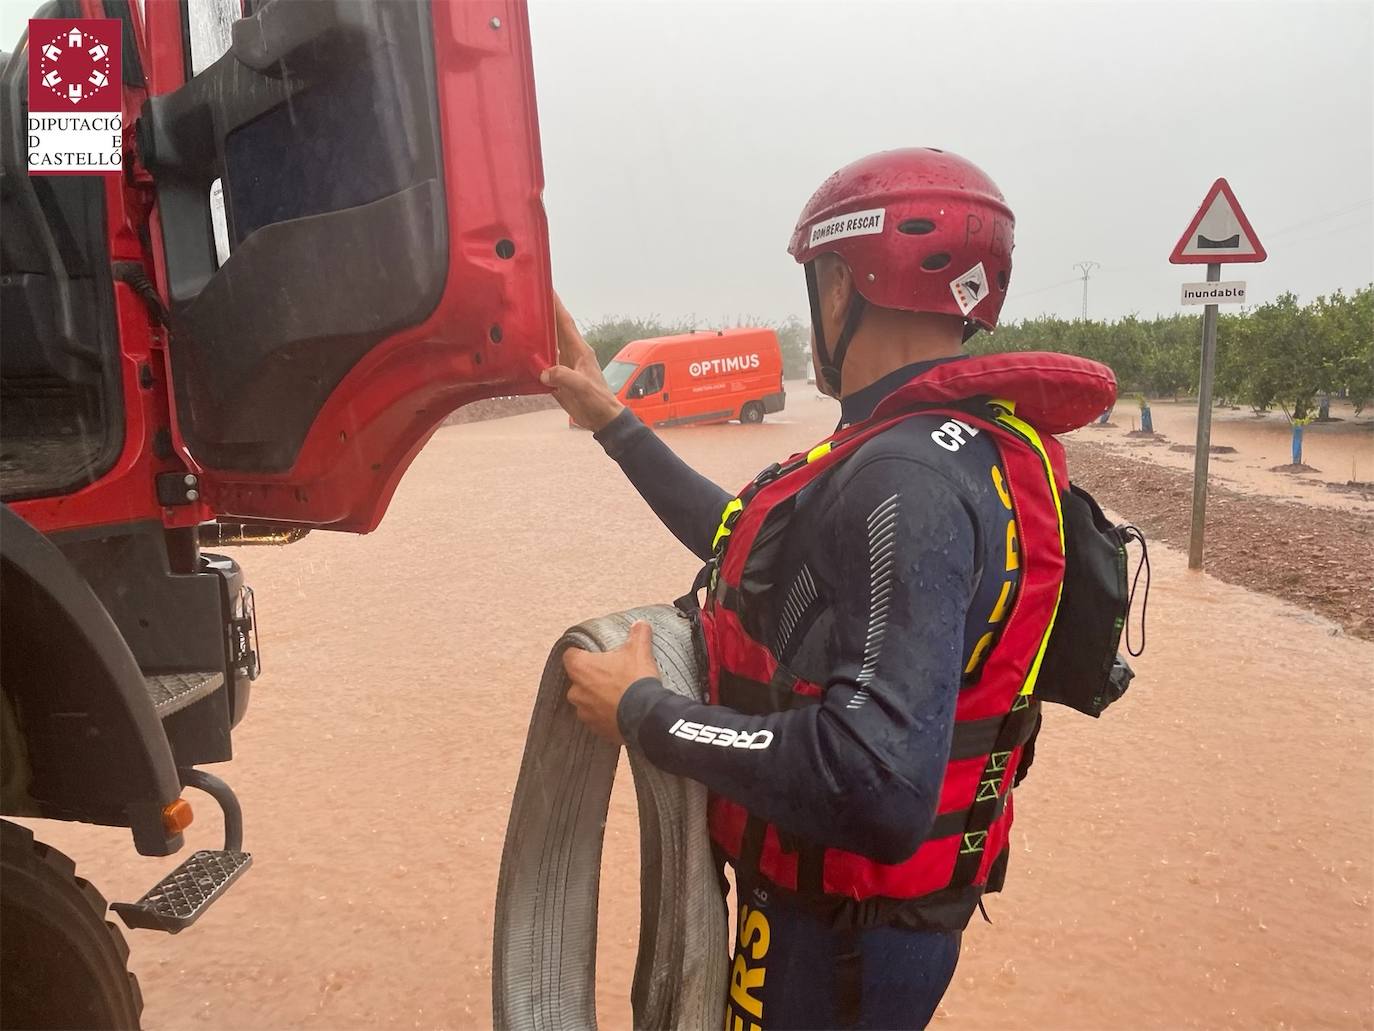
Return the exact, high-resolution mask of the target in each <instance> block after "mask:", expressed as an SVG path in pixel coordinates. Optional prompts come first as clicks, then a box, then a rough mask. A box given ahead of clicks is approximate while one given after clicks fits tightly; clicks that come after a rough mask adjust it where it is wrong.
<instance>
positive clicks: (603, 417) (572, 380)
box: [539, 294, 625, 432]
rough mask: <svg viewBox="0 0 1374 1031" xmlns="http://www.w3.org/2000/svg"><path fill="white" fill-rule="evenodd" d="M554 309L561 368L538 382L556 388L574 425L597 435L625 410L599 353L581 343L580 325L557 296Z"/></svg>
mask: <svg viewBox="0 0 1374 1031" xmlns="http://www.w3.org/2000/svg"><path fill="white" fill-rule="evenodd" d="M553 307H554V328H555V330H556V334H557V337H558V364H557V365H555V366H553V367H552V368H548V369H545V370H544V371H543V372H542V373H540V376H539V380H540V382H542V383H543V384H544V386H546V387H552V388H553V396H554V400H556V401H557V402H558V403H559V404H560V405H562V406H563V410H564V411H565V412H567V413H568V414H569V415H570V416H572V420H573V422H575V423H577V425H579V426H582V427H583V428H585V429H589V430H591V431H593V432H596V431H597V430H599V429H601V428H602V427H604V426H605V425H606V424H607V423H609V422H610V421H611V420H612V419H614V418H615V417H616V416H617V415H619V414H620V413H621V411H622V410H623V409H624V407H625V406H624V405H622V404H621V403H620V402H619V401H617V400H616V398H615V395H614V394H613V393H611V388H610V387H609V386H607V385H606V377H605V376H603V375H602V374H601V366H600V364H598V362H597V360H596V352H595V351H593V350H592V349H591V348H590V347H589V346H587V341H585V340H583V339H582V334H581V333H580V332H579V331H578V329H577V323H575V322H574V321H573V317H572V316H571V315H569V314H568V309H567V308H565V307H563V302H562V301H561V300H560V299H559V297H558V295H557V294H554V296H553Z"/></svg>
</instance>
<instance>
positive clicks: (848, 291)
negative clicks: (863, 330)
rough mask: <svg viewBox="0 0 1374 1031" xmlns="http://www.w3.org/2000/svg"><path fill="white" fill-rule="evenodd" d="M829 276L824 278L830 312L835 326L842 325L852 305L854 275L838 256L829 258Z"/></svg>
mask: <svg viewBox="0 0 1374 1031" xmlns="http://www.w3.org/2000/svg"><path fill="white" fill-rule="evenodd" d="M829 258H830V260H829V265H830V269H829V274H828V275H827V276H826V287H825V289H826V292H827V293H828V294H829V297H828V300H829V302H830V303H829V305H828V307H829V308H830V311H831V313H832V315H833V317H834V319H835V323H836V324H837V325H844V320H845V316H847V315H848V314H849V306H850V305H851V304H853V303H854V274H853V273H852V272H850V271H849V265H848V263H847V262H846V261H845V260H844V259H843V258H841V257H839V256H838V255H830V256H829Z"/></svg>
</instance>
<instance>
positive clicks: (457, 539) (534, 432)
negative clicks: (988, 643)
mask: <svg viewBox="0 0 1374 1031" xmlns="http://www.w3.org/2000/svg"><path fill="white" fill-rule="evenodd" d="M834 413H835V409H834V406H833V404H832V403H831V402H828V401H824V400H820V399H818V398H817V397H816V395H814V393H813V392H811V391H810V390H807V389H805V388H802V387H801V386H800V385H798V386H797V387H796V388H794V389H793V390H792V392H791V393H790V394H789V407H788V410H787V412H786V413H784V418H783V419H780V420H776V421H770V422H767V423H765V424H764V425H763V426H761V427H741V426H735V425H731V426H721V427H712V428H704V429H697V430H679V431H674V432H672V433H670V434H668V439H669V440H670V442H671V443H672V445H673V446H674V447H675V448H677V449H678V450H679V451H680V452H681V453H682V454H683V456H684V457H686V458H687V459H688V460H689V461H690V462H692V463H693V464H694V465H696V466H697V467H698V468H700V469H702V470H703V471H704V472H706V473H708V474H709V475H711V476H713V477H714V478H715V479H717V481H718V482H721V483H723V484H728V485H732V486H738V485H739V484H740V483H742V482H743V481H745V480H746V479H747V478H748V477H749V476H751V475H752V474H753V473H754V472H755V471H757V470H758V469H759V468H761V467H763V466H764V465H766V464H767V463H768V462H770V461H772V460H774V459H776V458H779V457H782V456H784V455H786V454H787V453H790V452H791V451H794V450H796V449H798V448H800V447H803V446H805V445H807V444H809V443H812V442H814V441H815V440H817V439H819V438H821V437H823V436H824V435H825V434H826V432H828V430H829V429H830V427H831V426H832V425H833V420H834ZM237 557H238V558H239V559H240V561H242V562H243V564H244V565H245V566H246V568H247V571H248V574H249V576H250V578H251V582H252V583H253V584H254V586H255V587H256V589H257V594H258V611H259V618H260V620H261V623H262V645H263V649H264V652H265V659H266V672H265V673H264V676H263V678H262V679H261V680H260V681H259V684H258V686H257V688H256V690H255V693H254V699H253V704H252V705H251V706H250V709H249V713H248V717H247V719H246V721H245V722H244V724H243V725H242V726H241V727H240V728H239V730H238V731H237V732H236V736H235V742H236V747H237V752H238V754H237V757H236V758H235V760H234V761H233V762H232V763H230V764H227V765H225V766H223V767H219V768H217V772H219V773H221V775H222V776H225V777H226V778H227V779H229V780H230V782H231V783H232V784H233V785H234V786H235V788H236V789H237V790H238V792H239V794H240V797H241V798H242V800H243V804H244V809H245V814H246V844H247V847H248V848H250V849H251V850H252V851H253V853H254V855H255V865H254V867H253V869H252V870H250V871H249V873H248V874H247V875H246V876H245V877H244V878H243V880H242V881H240V882H239V883H238V884H237V885H236V886H235V887H234V888H233V889H231V890H230V892H229V893H228V894H227V895H226V896H225V897H224V899H223V900H221V901H220V902H219V903H217V904H216V905H215V906H214V907H213V908H212V909H211V910H210V912H209V913H208V914H207V915H206V916H205V918H204V919H203V920H202V921H201V922H200V923H199V924H197V925H196V926H195V927H193V928H192V929H191V930H189V931H187V932H185V933H183V934H182V935H180V936H178V937H176V938H167V937H162V936H159V935H156V934H152V933H149V932H131V933H130V935H129V937H130V940H131V942H132V945H133V961H132V962H133V967H134V969H135V970H136V971H137V973H138V975H139V977H140V979H141V981H142V984H143V990H144V993H145V996H146V999H147V1009H146V1013H145V1018H146V1019H145V1023H146V1026H147V1027H148V1028H150V1029H158V1031H160V1029H179V1028H215V1029H220V1028H223V1029H257V1028H262V1029H267V1028H350V1029H351V1028H358V1029H361V1028H402V1027H404V1028H411V1027H418V1028H483V1027H486V1026H488V1025H489V1023H490V1001H489V993H490V972H491V966H490V951H491V947H490V934H491V924H492V912H493V902H494V898H493V896H494V892H495V885H496V875H497V868H498V864H499V861H500V853H501V843H502V835H503V832H504V828H505V822H506V815H507V811H508V807H509V803H510V798H511V791H512V788H513V785H514V782H515V776H516V771H517V769H518V765H519V761H520V755H521V750H522V747H523V741H524V734H525V726H526V721H527V719H528V715H529V710H530V704H531V699H532V697H533V692H534V688H535V684H536V681H537V678H538V676H539V673H540V669H541V667H542V664H543V661H544V658H545V655H546V653H547V650H548V647H549V645H550V644H551V643H552V642H553V640H554V639H555V638H556V637H557V635H558V634H559V633H560V632H561V631H562V630H563V629H564V628H565V627H567V626H568V625H569V624H571V623H574V622H576V621H578V620H580V619H582V618H584V617H587V616H590V615H596V614H600V613H604V612H608V611H612V610H617V609H622V608H625V607H627V606H630V605H633V604H636V603H640V602H654V601H664V600H667V599H670V598H671V597H673V596H674V595H675V594H677V593H680V592H681V590H682V589H683V587H684V586H685V585H686V584H687V583H688V582H689V580H690V578H691V576H692V574H693V572H694V560H693V559H692V558H691V556H690V555H688V554H687V553H686V552H685V551H684V550H683V549H682V548H681V547H680V546H678V545H677V543H676V542H675V541H674V540H673V539H672V538H671V537H670V536H669V535H668V534H667V532H666V531H664V530H663V529H662V528H661V527H660V526H659V525H658V524H657V523H656V522H655V520H654V518H653V516H652V515H651V514H650V513H649V511H648V510H647V508H645V506H644V505H643V504H642V503H641V502H640V501H639V499H638V497H637V496H636V495H635V494H634V493H633V491H632V490H631V488H630V487H629V486H628V485H627V484H626V483H625V482H624V480H623V479H622V478H621V477H620V475H619V473H618V471H617V470H616V469H615V467H614V466H613V465H612V464H611V463H610V462H609V461H608V460H606V459H605V458H604V456H603V455H602V454H601V452H600V449H599V448H598V447H597V446H596V445H595V444H594V443H593V441H592V440H591V438H590V436H589V435H588V434H585V433H582V432H580V431H571V430H569V429H568V428H567V423H566V420H565V419H564V418H563V417H562V416H561V415H560V414H559V413H557V412H537V413H534V414H530V415H522V416H518V417H514V418H510V419H503V420H498V421H494V422H486V423H480V424H473V425H467V426H458V427H452V428H446V429H444V430H441V431H440V432H439V433H438V434H437V435H436V436H435V438H434V440H433V441H432V443H431V444H430V445H429V446H428V447H427V448H426V449H425V451H424V452H423V454H422V455H421V456H420V458H419V459H418V460H417V461H416V463H415V466H414V467H413V468H412V469H411V470H410V472H409V473H408V474H407V475H406V477H405V480H404V481H403V483H402V484H401V487H400V490H399V492H398V494H397V497H396V500H395V503H394V505H393V506H392V510H391V512H390V514H389V515H388V516H387V518H386V520H385V521H384V522H383V524H382V526H381V528H380V529H379V530H378V531H377V532H376V533H375V534H373V535H372V536H370V537H366V538H352V537H344V536H335V535H329V534H314V535H312V536H311V537H309V538H307V539H306V540H305V541H303V542H301V543H299V544H296V545H292V546H291V547H289V548H285V549H280V550H266V549H240V550H239V551H238V552H237ZM1155 569H1156V572H1155V584H1154V592H1153V594H1152V596H1151V606H1150V612H1151V627H1150V644H1149V651H1148V652H1147V654H1146V655H1145V657H1144V658H1143V659H1141V660H1139V662H1138V670H1139V679H1138V680H1137V682H1136V685H1135V686H1133V687H1132V689H1131V693H1130V695H1129V696H1128V698H1127V699H1126V700H1125V701H1124V702H1123V703H1122V704H1121V705H1119V706H1118V707H1116V708H1114V709H1113V710H1112V711H1110V712H1109V713H1108V714H1107V715H1106V716H1105V717H1104V718H1103V719H1102V720H1101V721H1098V722H1094V721H1091V720H1089V719H1087V718H1086V717H1080V716H1078V715H1077V714H1075V713H1071V712H1068V711H1067V710H1065V711H1056V712H1053V713H1050V714H1048V715H1047V727H1046V731H1045V734H1044V737H1043V738H1042V742H1043V743H1042V745H1041V747H1040V750H1039V755H1038V758H1037V762H1036V767H1035V770H1034V772H1033V774H1032V776H1031V777H1030V779H1029V780H1028V781H1027V783H1026V784H1025V786H1024V787H1023V788H1022V790H1021V791H1019V792H1018V796H1017V801H1018V805H1017V815H1018V821H1017V825H1016V830H1015V833H1014V845H1013V857H1012V866H1011V871H1010V874H1009V878H1008V885H1007V891H1006V892H1004V893H1003V894H1002V895H1000V896H997V897H995V898H994V899H993V900H992V901H991V902H990V904H989V912H990V914H991V916H992V919H993V921H994V923H992V924H991V925H988V924H984V923H982V922H981V920H977V921H975V923H974V924H973V925H971V927H970V931H969V933H968V934H967V935H966V937H965V950H964V956H963V959H962V960H961V962H960V966H959V969H958V972H957V973H956V975H955V980H954V984H953V986H952V988H951V990H950V993H949V995H948V996H947V998H946V1000H945V1002H944V1004H943V1006H942V1007H941V1010H940V1016H939V1021H940V1023H941V1024H943V1025H944V1026H950V1027H969V1028H993V1027H1007V1026H1016V1027H1046V1028H1083V1029H1095V1028H1107V1027H1127V1028H1160V1029H1164V1028H1209V1029H1210V1028H1232V1027H1234V1028H1242V1027H1245V1028H1248V1027H1256V1026H1264V1027H1274V1028H1278V1027H1292V1028H1311V1027H1339V1028H1358V1027H1366V1028H1367V1027H1374V1017H1371V1002H1372V993H1371V971H1372V969H1374V926H1372V923H1371V896H1372V895H1374V870H1372V869H1371V857H1374V724H1371V720H1370V716H1369V703H1370V700H1371V692H1374V645H1370V644H1369V643H1365V642H1361V641H1357V640H1352V639H1350V638H1347V637H1343V636H1332V635H1331V630H1332V627H1331V625H1330V624H1328V623H1326V622H1324V621H1322V620H1320V619H1318V618H1316V617H1314V616H1312V615H1311V614H1310V613H1306V612H1304V611H1303V610H1301V609H1299V608H1296V607H1294V606H1291V605H1288V604H1285V603H1282V602H1279V601H1277V600H1274V599H1272V598H1269V597H1266V596H1263V595H1258V594H1254V593H1250V592H1247V591H1244V590H1242V589H1240V588H1237V587H1233V586H1229V585H1226V584H1223V583H1219V582H1217V581H1215V580H1212V579H1209V578H1206V577H1200V576H1194V575H1190V574H1189V573H1187V571H1186V570H1185V568H1184V563H1183V562H1182V561H1181V559H1180V558H1179V556H1178V555H1177V554H1176V553H1172V552H1168V551H1167V550H1166V549H1164V548H1157V549H1156V552H1155ZM624 781H628V777H626V778H624ZM624 781H622V783H621V784H620V785H619V786H618V788H617V790H616V793H615V795H614V798H613V801H612V811H611V816H610V821H609V823H608V827H607V853H608V854H607V862H606V866H605V872H604V874H603V890H602V896H603V919H602V929H601V943H600V959H599V989H600V998H601V1013H602V1017H603V1020H602V1023H603V1026H606V1027H626V1026H628V1024H629V1007H628V1002H627V995H628V984H629V978H630V974H631V971H632V970H633V966H634V956H635V935H636V919H637V895H638V891H637V868H636V864H637V854H636V847H637V845H636V830H635V823H634V799H633V794H632V791H631V790H630V789H629V786H628V784H627V783H625V782H624ZM190 794H191V795H192V796H194V793H190ZM197 813H198V817H199V819H198V822H197V824H196V825H195V826H194V827H193V828H192V830H191V831H190V832H189V845H190V846H191V847H216V843H217V838H218V833H219V824H218V821H217V819H215V817H214V813H213V808H212V807H211V806H210V805H209V804H203V805H198V806H197ZM40 833H41V834H42V835H43V836H44V837H45V838H47V839H48V840H50V841H51V842H53V843H54V844H55V845H57V846H58V847H60V848H63V849H64V850H66V851H68V852H70V853H71V854H72V855H74V856H75V857H76V858H77V860H78V863H79V870H80V871H81V872H82V873H83V874H85V876H87V877H89V878H91V879H92V880H93V881H94V882H95V883H96V884H97V885H98V886H100V887H101V889H102V890H103V891H104V892H105V894H106V895H107V896H109V897H111V898H133V897H136V896H137V895H139V894H140V893H141V892H142V891H143V890H145V889H146V888H147V887H148V885H150V884H151V883H152V882H153V881H154V880H155V879H156V878H157V877H158V876H159V875H160V874H161V873H162V872H163V871H164V870H165V869H166V867H167V866H168V863H167V861H166V860H157V859H144V858H140V857H138V856H136V855H134V853H133V851H132V848H131V846H130V843H129V840H128V835H127V833H126V832H121V831H118V830H110V829H102V828H89V827H78V826H68V825H57V824H42V825H41V830H40Z"/></svg>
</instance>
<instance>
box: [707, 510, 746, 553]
mask: <svg viewBox="0 0 1374 1031" xmlns="http://www.w3.org/2000/svg"><path fill="white" fill-rule="evenodd" d="M743 510H744V502H743V501H741V500H740V499H739V498H735V499H734V500H733V501H731V502H730V503H729V504H727V505H726V506H725V510H724V511H723V512H721V514H720V526H719V527H717V528H716V535H715V537H714V538H712V540H711V550H712V551H715V550H716V548H718V547H720V542H721V541H723V540H725V538H726V537H729V536H730V527H729V525H728V523H729V522H730V517H731V516H732V515H734V514H735V513H736V512H742V511H743Z"/></svg>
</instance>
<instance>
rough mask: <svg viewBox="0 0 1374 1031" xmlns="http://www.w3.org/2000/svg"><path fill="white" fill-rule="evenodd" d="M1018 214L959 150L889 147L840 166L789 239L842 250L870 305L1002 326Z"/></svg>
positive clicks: (804, 251)
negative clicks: (998, 320)
mask: <svg viewBox="0 0 1374 1031" xmlns="http://www.w3.org/2000/svg"><path fill="white" fill-rule="evenodd" d="M1015 224H1016V220H1015V218H1014V216H1013V215H1012V213H1011V208H1009V207H1008V206H1007V202H1006V200H1005V199H1004V198H1003V197H1002V191H1001V190H999V189H998V188H997V184H996V183H994V182H993V181H992V180H991V179H989V178H988V176H987V175H986V174H984V172H983V171H982V170H981V169H980V168H978V166H977V165H975V164H973V163H972V162H971V161H968V160H966V159H964V158H961V157H959V156H958V155H957V154H950V153H948V152H946V151H941V150H935V149H932V148H926V147H913V148H909V149H905V150H889V151H884V152H882V153H880V154H871V155H869V156H868V157H866V158H860V159H859V160H858V161H855V162H853V163H852V164H849V165H846V166H845V167H844V168H842V169H840V170H839V171H838V172H836V173H835V174H834V175H832V176H831V177H830V178H829V179H827V180H826V181H825V182H824V183H822V184H821V188H820V189H819V190H817V191H816V192H815V194H814V195H813V196H812V197H811V199H810V200H809V201H808V202H807V204H806V207H805V208H804V209H802V213H801V218H800V219H799V220H798V222H797V228H796V229H795V230H794V231H793V233H792V242H791V244H789V245H788V248H787V250H788V253H790V254H791V255H792V256H793V257H794V258H796V259H797V261H798V262H800V263H802V264H807V263H809V262H811V261H813V260H814V259H815V258H816V257H817V256H819V255H821V254H826V253H834V254H838V255H839V256H840V257H842V258H843V259H844V260H845V262H846V264H848V265H849V268H850V271H851V272H852V273H853V274H854V286H855V288H856V289H857V290H858V291H859V293H860V295H862V297H863V298H864V300H866V301H867V302H868V303H869V304H873V305H877V306H878V307H880V308H897V309H900V310H902V311H923V312H933V313H937V314H941V315H953V316H955V317H959V318H963V319H966V320H967V321H969V322H971V323H974V324H975V325H977V326H980V327H982V328H983V329H987V330H991V329H993V328H994V327H995V326H996V325H997V316H998V315H999V314H1000V312H1001V310H1002V302H1003V301H1004V300H1005V299H1006V295H1007V285H1008V283H1009V282H1010V280H1011V251H1012V231H1013V229H1014V228H1015Z"/></svg>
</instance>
